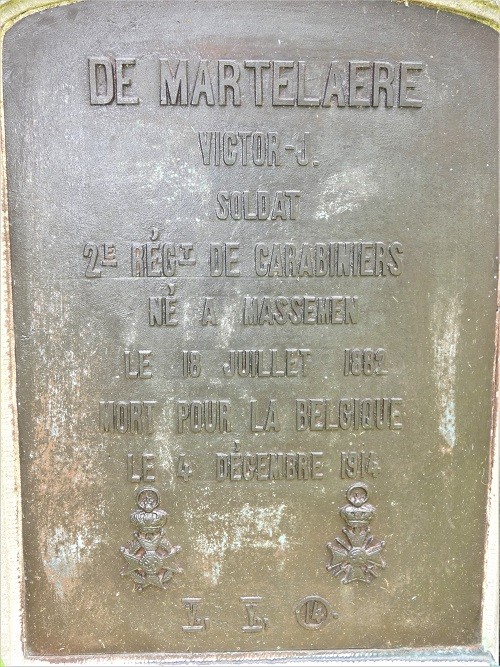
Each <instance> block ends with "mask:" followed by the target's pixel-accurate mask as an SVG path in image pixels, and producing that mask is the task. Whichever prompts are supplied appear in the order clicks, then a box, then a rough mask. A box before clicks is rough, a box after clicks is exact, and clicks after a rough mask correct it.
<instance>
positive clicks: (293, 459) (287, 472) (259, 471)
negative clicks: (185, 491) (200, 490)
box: [215, 448, 323, 482]
mask: <svg viewBox="0 0 500 667" xmlns="http://www.w3.org/2000/svg"><path fill="white" fill-rule="evenodd" d="M215 478H216V480H217V481H219V482H221V481H224V480H231V481H240V480H245V481H247V482H248V481H251V480H257V481H259V482H261V481H272V480H275V479H284V480H287V481H294V480H317V479H322V478H323V452H256V453H255V452H240V451H239V448H238V451H235V452H231V453H228V454H223V453H218V454H216V455H215Z"/></svg>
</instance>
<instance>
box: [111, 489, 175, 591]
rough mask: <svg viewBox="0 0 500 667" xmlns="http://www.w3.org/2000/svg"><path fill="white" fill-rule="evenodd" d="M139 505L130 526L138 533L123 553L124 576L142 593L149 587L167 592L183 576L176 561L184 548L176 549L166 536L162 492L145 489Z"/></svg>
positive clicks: (165, 517)
mask: <svg viewBox="0 0 500 667" xmlns="http://www.w3.org/2000/svg"><path fill="white" fill-rule="evenodd" d="M136 501H137V507H138V509H135V510H134V511H133V512H132V513H131V514H130V522H131V523H132V525H133V526H135V527H136V528H137V530H136V531H135V532H134V534H133V540H132V541H131V542H129V543H128V544H127V545H125V546H123V547H121V549H120V551H121V553H122V555H123V556H124V558H125V559H126V561H127V565H126V566H125V568H124V569H123V570H122V572H121V574H122V576H124V577H125V576H129V577H131V578H132V580H133V581H134V582H135V590H136V591H138V592H140V591H142V590H143V589H144V588H147V587H148V586H155V587H157V588H164V589H165V588H167V583H168V582H169V580H170V579H171V578H172V576H173V575H174V574H181V573H182V569H181V568H180V567H178V566H177V565H175V562H174V561H173V557H174V556H175V554H177V553H178V552H179V551H180V550H181V547H179V546H172V545H171V544H170V542H169V541H168V539H167V538H166V536H165V532H164V530H163V526H164V525H165V523H166V522H167V517H168V514H167V512H165V510H163V509H161V508H160V507H159V505H160V494H159V493H158V491H157V490H156V489H154V488H153V487H145V488H142V489H140V490H139V491H138V493H137V499H136Z"/></svg>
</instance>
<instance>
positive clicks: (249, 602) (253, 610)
mask: <svg viewBox="0 0 500 667" xmlns="http://www.w3.org/2000/svg"><path fill="white" fill-rule="evenodd" d="M240 600H241V601H242V602H243V604H244V605H245V610H246V614H247V623H246V625H244V626H243V627H242V628H241V629H242V630H243V632H263V631H264V630H267V629H268V628H269V619H268V618H267V617H266V616H259V615H258V614H257V609H258V606H259V604H260V603H261V602H262V598H261V597H259V596H248V597H241V598H240Z"/></svg>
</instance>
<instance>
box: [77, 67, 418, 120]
mask: <svg viewBox="0 0 500 667" xmlns="http://www.w3.org/2000/svg"><path fill="white" fill-rule="evenodd" d="M87 64H88V73H89V76H88V83H89V97H90V104H91V105H92V106H102V105H107V104H111V103H113V102H115V103H116V104H129V105H130V104H134V105H137V104H139V103H140V101H141V99H140V97H139V96H138V95H137V94H136V93H135V87H136V85H137V81H136V79H135V77H134V69H135V67H136V64H137V58H135V57H109V56H93V57H89V58H87ZM159 69H160V91H159V96H158V98H159V99H158V102H159V104H160V105H161V106H165V107H169V106H177V105H181V106H186V105H191V106H195V107H197V106H199V105H200V104H203V105H204V106H208V107H211V106H215V105H217V106H221V107H225V106H226V105H228V104H230V105H231V106H233V107H239V106H242V105H244V104H253V105H254V106H269V105H272V106H275V107H318V108H330V107H332V106H335V107H338V108H339V109H341V108H344V107H347V108H349V107H358V108H363V107H375V108H376V107H386V108H391V107H396V108H398V107H401V108H417V109H418V108H419V107H421V106H422V99H421V98H420V97H419V95H421V93H419V92H418V88H419V87H420V85H421V83H422V82H421V80H420V79H421V78H422V77H421V74H422V72H423V70H424V64H423V63H422V62H418V61H416V62H411V61H406V62H405V61H390V60H357V59H355V58H354V59H352V60H348V61H336V60H332V61H330V62H329V63H328V62H319V63H318V62H308V61H305V60H261V59H258V60H257V59H255V60H251V59H248V60H246V59H242V60H232V59H228V60H225V59H220V60H208V59H203V58H201V59H198V60H188V59H185V58H182V59H175V58H170V57H165V58H160V59H159ZM248 73H250V76H248ZM152 76H153V75H152ZM334 100H335V102H334Z"/></svg>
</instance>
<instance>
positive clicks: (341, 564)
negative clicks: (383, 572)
mask: <svg viewBox="0 0 500 667" xmlns="http://www.w3.org/2000/svg"><path fill="white" fill-rule="evenodd" d="M346 496H347V500H348V501H349V504H348V505H344V506H343V507H341V508H340V516H341V517H342V519H343V520H344V521H345V522H346V524H347V527H346V528H343V529H342V532H343V533H344V537H337V538H335V542H334V543H331V542H329V543H328V544H327V545H326V546H327V548H328V549H329V550H330V553H331V560H330V563H329V564H328V565H327V566H326V569H327V570H328V572H330V573H331V574H333V575H334V576H335V577H338V576H340V575H341V581H342V583H343V584H350V583H351V582H352V581H364V582H365V583H367V584H369V583H370V582H371V581H373V579H374V578H375V577H377V576H378V571H379V570H380V569H383V568H385V561H384V560H383V558H382V556H381V552H382V550H383V549H384V547H385V542H383V541H380V540H378V539H376V538H375V537H374V536H373V535H371V533H370V528H369V523H370V521H371V520H372V519H373V517H374V516H375V508H374V507H373V505H370V503H369V502H368V487H367V485H366V484H363V483H362V482H356V483H355V484H352V485H351V486H350V487H349V488H348V489H347V492H346Z"/></svg>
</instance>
